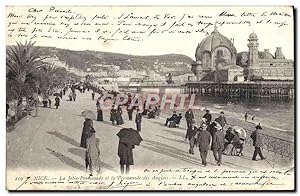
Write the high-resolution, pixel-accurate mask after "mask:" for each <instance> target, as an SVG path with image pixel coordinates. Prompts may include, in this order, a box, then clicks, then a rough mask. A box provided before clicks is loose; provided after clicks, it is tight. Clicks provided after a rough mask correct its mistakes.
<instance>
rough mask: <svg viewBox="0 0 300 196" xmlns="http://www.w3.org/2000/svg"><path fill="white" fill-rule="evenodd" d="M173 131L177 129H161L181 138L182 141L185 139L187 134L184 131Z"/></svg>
mask: <svg viewBox="0 0 300 196" xmlns="http://www.w3.org/2000/svg"><path fill="white" fill-rule="evenodd" d="M173 129H176V128H170V129H161V131H164V132H167V133H168V134H171V135H174V136H180V137H182V139H184V138H185V134H186V133H185V132H184V131H175V130H173Z"/></svg>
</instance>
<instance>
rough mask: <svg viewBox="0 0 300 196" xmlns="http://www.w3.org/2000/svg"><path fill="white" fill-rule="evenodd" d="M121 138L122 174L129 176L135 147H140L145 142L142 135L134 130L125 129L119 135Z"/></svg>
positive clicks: (119, 151) (119, 149) (119, 148)
mask: <svg viewBox="0 0 300 196" xmlns="http://www.w3.org/2000/svg"><path fill="white" fill-rule="evenodd" d="M117 136H118V137H119V146H118V156H119V157H120V169H121V173H122V174H124V170H125V167H126V171H125V173H126V174H128V173H129V170H130V165H133V164H134V163H133V152H132V149H134V146H135V145H140V143H141V141H142V140H143V139H142V137H141V136H140V134H139V133H138V132H137V131H136V130H134V129H132V128H123V129H121V130H120V131H119V133H118V134H117Z"/></svg>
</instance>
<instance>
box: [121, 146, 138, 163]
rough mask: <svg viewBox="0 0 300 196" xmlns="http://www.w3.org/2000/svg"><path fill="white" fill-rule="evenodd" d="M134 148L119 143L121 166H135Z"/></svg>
mask: <svg viewBox="0 0 300 196" xmlns="http://www.w3.org/2000/svg"><path fill="white" fill-rule="evenodd" d="M133 148H134V146H128V145H126V144H124V143H121V142H119V146H118V156H119V157H120V165H133V153H132V149H133Z"/></svg>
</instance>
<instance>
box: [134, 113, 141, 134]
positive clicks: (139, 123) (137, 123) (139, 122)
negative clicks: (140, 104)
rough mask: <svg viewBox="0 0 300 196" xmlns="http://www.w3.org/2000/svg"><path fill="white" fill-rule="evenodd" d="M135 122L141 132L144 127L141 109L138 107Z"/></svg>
mask: <svg viewBox="0 0 300 196" xmlns="http://www.w3.org/2000/svg"><path fill="white" fill-rule="evenodd" d="M135 124H136V130H137V131H138V132H140V131H141V128H142V114H141V112H140V110H139V109H137V114H136V116H135Z"/></svg>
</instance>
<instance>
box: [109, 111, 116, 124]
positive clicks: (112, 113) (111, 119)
mask: <svg viewBox="0 0 300 196" xmlns="http://www.w3.org/2000/svg"><path fill="white" fill-rule="evenodd" d="M116 120H117V111H116V110H115V108H114V106H112V108H111V110H110V121H111V122H112V124H113V125H115V121H116Z"/></svg>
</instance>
